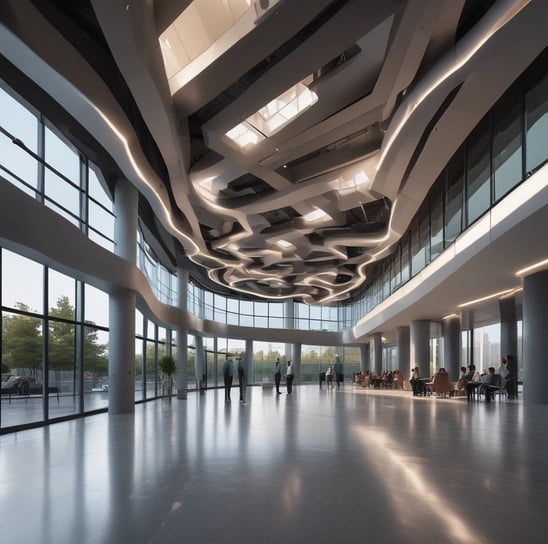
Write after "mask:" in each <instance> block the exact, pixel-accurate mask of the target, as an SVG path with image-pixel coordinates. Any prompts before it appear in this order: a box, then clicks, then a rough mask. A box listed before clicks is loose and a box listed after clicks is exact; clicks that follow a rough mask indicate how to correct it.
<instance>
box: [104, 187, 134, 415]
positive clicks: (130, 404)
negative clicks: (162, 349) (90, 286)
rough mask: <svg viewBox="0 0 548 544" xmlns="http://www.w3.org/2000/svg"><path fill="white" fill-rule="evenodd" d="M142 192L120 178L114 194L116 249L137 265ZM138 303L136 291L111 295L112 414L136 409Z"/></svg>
mask: <svg viewBox="0 0 548 544" xmlns="http://www.w3.org/2000/svg"><path fill="white" fill-rule="evenodd" d="M138 200H139V194H138V192H137V190H136V189H135V187H133V185H131V184H130V183H129V182H128V181H127V180H124V179H119V180H118V181H117V183H116V187H115V193H114V215H115V217H116V220H115V224H114V242H115V244H114V252H115V254H116V255H118V256H119V257H121V258H123V259H126V260H127V261H129V262H131V263H132V264H135V262H136V251H137V249H136V248H137V206H138ZM135 303H136V297H135V293H134V292H133V291H128V290H126V289H120V290H118V291H116V292H113V293H110V297H109V323H110V332H109V356H108V386H109V399H108V410H109V414H127V413H132V412H134V411H135Z"/></svg>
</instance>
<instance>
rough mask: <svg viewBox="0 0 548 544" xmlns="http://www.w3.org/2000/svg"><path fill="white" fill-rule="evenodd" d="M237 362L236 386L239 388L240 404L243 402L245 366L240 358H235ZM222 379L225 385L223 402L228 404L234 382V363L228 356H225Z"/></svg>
mask: <svg viewBox="0 0 548 544" xmlns="http://www.w3.org/2000/svg"><path fill="white" fill-rule="evenodd" d="M236 360H237V361H238V368H237V372H238V385H239V386H240V402H241V403H244V402H245V366H244V363H243V362H242V357H241V356H238V357H236ZM223 379H224V383H225V402H230V401H231V400H232V399H231V398H230V391H231V389H232V382H233V381H234V361H233V360H232V358H231V356H230V354H227V356H226V359H225V362H224V364H223Z"/></svg>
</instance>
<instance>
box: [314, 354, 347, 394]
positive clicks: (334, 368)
mask: <svg viewBox="0 0 548 544" xmlns="http://www.w3.org/2000/svg"><path fill="white" fill-rule="evenodd" d="M333 378H335V384H336V386H337V389H339V388H340V386H341V383H342V382H343V380H344V375H343V366H342V363H341V362H340V361H339V359H338V358H337V360H336V362H335V364H334V365H330V366H329V367H327V370H326V371H325V372H321V373H320V389H321V387H322V382H324V381H325V383H326V384H327V388H328V389H329V388H331V387H334V385H333Z"/></svg>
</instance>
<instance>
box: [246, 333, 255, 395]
mask: <svg viewBox="0 0 548 544" xmlns="http://www.w3.org/2000/svg"><path fill="white" fill-rule="evenodd" d="M244 371H245V386H246V388H247V386H248V385H249V384H250V383H252V382H253V340H246V341H245V354H244ZM245 398H247V394H246V397H245Z"/></svg>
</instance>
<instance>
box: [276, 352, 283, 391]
mask: <svg viewBox="0 0 548 544" xmlns="http://www.w3.org/2000/svg"><path fill="white" fill-rule="evenodd" d="M281 380H282V365H281V364H280V358H279V357H278V358H277V359H276V366H275V367H274V383H275V384H276V395H281V394H282V393H281V392H280V382H281Z"/></svg>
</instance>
